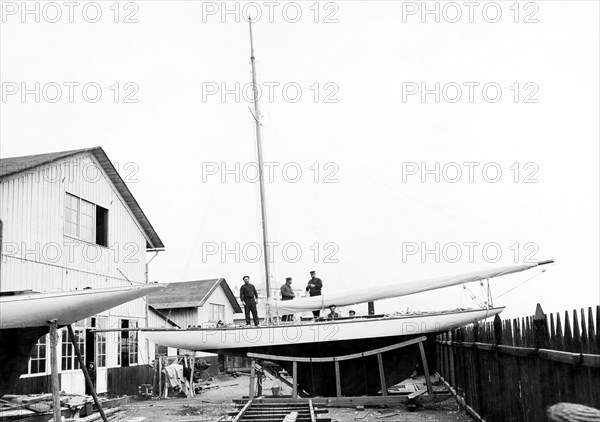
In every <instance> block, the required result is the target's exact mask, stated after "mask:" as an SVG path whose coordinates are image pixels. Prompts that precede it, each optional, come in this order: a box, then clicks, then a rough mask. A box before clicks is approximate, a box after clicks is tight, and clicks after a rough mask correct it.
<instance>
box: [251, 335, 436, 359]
mask: <svg viewBox="0 0 600 422" xmlns="http://www.w3.org/2000/svg"><path fill="white" fill-rule="evenodd" d="M425 340H427V337H425V336H421V337H417V338H414V339H411V340H407V341H403V342H401V343H397V344H393V345H391V346H386V347H380V348H379V349H373V350H369V351H366V352H362V353H354V354H351V355H345V356H331V357H321V358H304V357H293V356H276V355H267V354H263V353H248V354H247V356H248V357H250V358H254V359H265V360H278V361H284V362H293V361H296V362H314V363H319V362H334V361H336V360H338V361H343V360H351V359H358V358H362V357H366V356H373V355H376V354H377V353H385V352H389V351H391V350H396V349H400V348H402V347H406V346H411V345H413V344H417V343H420V342H423V341H425Z"/></svg>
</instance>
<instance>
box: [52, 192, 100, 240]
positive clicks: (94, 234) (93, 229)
mask: <svg viewBox="0 0 600 422" xmlns="http://www.w3.org/2000/svg"><path fill="white" fill-rule="evenodd" d="M73 199H75V200H77V209H76V210H75V209H74V208H70V207H68V206H69V205H70V203H69V202H68V201H72V200H73ZM83 204H85V205H86V206H88V205H91V207H92V209H93V211H92V215H88V214H85V213H84V206H82V205H83ZM72 211H76V212H77V221H76V222H73V221H70V220H69V217H70V212H72ZM64 212H65V215H64V228H63V233H64V235H65V236H69V237H72V238H74V239H77V240H80V241H82V242H86V243H90V244H93V245H97V246H102V247H105V248H107V247H108V244H109V239H108V226H109V210H108V208H104V207H102V206H100V205H98V204H95V203H93V202H92V201H88V200H87V199H83V198H82V197H80V196H77V195H75V194H72V193H70V192H65V206H64ZM84 216H85V217H86V218H85V219H86V220H89V219H91V221H90V222H89V227H87V226H86V227H87V229H89V231H90V233H91V235H90V238H89V239H88V238H84V237H83V235H82V227H84V226H83V225H82V221H83V220H84V218H83V217H84ZM99 216H101V218H102V219H103V221H102V223H101V224H99V223H100V222H99V220H98V218H99ZM72 224H75V226H76V227H75V229H76V230H75V234H73V233H70V232H69V230H68V229H67V228H68V227H70V226H71V225H72ZM99 226H100V227H103V228H104V232H103V233H101V234H100V237H101V239H99V238H98V237H99V233H98V227H99ZM99 240H100V242H99Z"/></svg>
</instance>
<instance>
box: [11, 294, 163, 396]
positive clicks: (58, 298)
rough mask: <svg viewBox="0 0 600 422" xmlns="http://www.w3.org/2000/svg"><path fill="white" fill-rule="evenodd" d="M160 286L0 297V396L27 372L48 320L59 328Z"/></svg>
mask: <svg viewBox="0 0 600 422" xmlns="http://www.w3.org/2000/svg"><path fill="white" fill-rule="evenodd" d="M163 287H164V286H163V285H158V284H150V285H143V286H130V287H116V288H109V289H86V290H75V291H72V292H59V293H27V294H17V295H14V296H0V397H2V396H3V395H4V394H5V393H8V392H10V389H11V388H12V387H13V384H14V383H15V382H16V380H17V379H18V378H19V376H20V375H21V374H22V373H24V372H26V371H27V363H28V361H29V355H30V354H31V349H32V347H33V346H34V345H35V343H36V342H37V340H38V339H39V338H40V337H42V336H43V335H45V334H47V333H48V331H49V329H50V321H51V320H56V321H57V323H58V325H59V326H65V325H68V324H72V323H74V322H76V321H80V320H82V319H84V318H87V317H90V316H92V315H96V314H98V313H100V312H103V311H106V310H107V309H110V308H114V307H115V306H118V305H121V304H123V303H126V302H129V301H131V300H134V299H137V298H140V297H142V296H145V295H147V294H148V293H149V292H151V291H153V290H156V289H161V288H163Z"/></svg>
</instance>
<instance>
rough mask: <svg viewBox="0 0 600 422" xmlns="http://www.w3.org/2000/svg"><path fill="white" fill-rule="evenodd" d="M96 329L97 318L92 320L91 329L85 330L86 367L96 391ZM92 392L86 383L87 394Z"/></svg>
mask: <svg viewBox="0 0 600 422" xmlns="http://www.w3.org/2000/svg"><path fill="white" fill-rule="evenodd" d="M95 328H96V318H90V328H86V330H85V367H86V368H87V370H88V374H89V375H90V379H91V380H92V385H93V386H94V391H95V390H96V336H95V335H94V331H93V330H94V329H95ZM91 393H92V391H91V390H90V387H89V386H88V384H87V382H86V383H85V394H91Z"/></svg>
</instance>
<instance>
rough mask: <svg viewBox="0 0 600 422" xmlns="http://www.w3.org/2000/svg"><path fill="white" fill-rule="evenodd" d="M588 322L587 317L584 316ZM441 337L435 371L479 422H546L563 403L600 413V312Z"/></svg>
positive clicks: (496, 324) (538, 317) (497, 324)
mask: <svg viewBox="0 0 600 422" xmlns="http://www.w3.org/2000/svg"><path fill="white" fill-rule="evenodd" d="M586 314H587V315H586ZM564 315H565V316H564V319H563V320H561V317H560V314H556V316H555V315H545V314H544V313H543V311H542V308H541V306H540V305H539V304H538V306H537V308H536V312H535V315H534V316H529V317H524V318H516V319H513V320H505V321H502V320H501V319H500V317H499V316H496V318H495V319H494V321H493V322H488V323H485V324H475V325H472V326H469V327H463V328H460V329H458V330H454V331H452V332H448V333H445V334H442V335H440V336H438V339H437V345H436V348H437V350H436V352H437V369H438V372H439V373H440V374H441V375H442V377H444V379H445V380H446V381H447V382H448V383H449V384H450V386H451V387H452V388H453V389H454V390H455V392H456V394H457V398H458V399H459V401H461V402H462V403H463V404H464V405H465V406H466V407H467V410H468V411H469V412H470V413H472V414H473V415H474V416H475V418H476V419H478V420H486V421H488V422H495V421H498V422H505V421H527V422H535V421H546V420H547V419H546V408H547V407H548V406H550V405H552V404H555V403H558V402H571V403H579V404H584V405H587V406H591V407H595V408H600V328H599V327H600V306H597V307H596V308H595V316H594V309H593V308H589V309H587V312H586V311H585V310H584V309H581V310H580V311H579V312H578V311H573V312H572V314H571V315H572V318H570V313H569V312H565V314H564Z"/></svg>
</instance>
